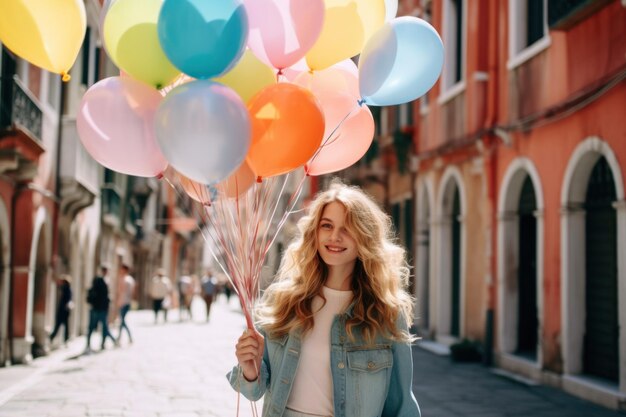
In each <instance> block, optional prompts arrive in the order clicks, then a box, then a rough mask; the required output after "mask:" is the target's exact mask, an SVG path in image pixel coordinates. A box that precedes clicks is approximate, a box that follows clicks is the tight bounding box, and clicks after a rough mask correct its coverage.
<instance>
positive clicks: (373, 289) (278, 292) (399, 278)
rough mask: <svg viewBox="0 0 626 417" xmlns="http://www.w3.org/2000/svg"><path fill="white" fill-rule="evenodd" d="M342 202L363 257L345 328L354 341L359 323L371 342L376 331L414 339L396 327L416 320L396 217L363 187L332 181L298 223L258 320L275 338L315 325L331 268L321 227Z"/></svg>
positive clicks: (357, 266) (356, 270)
mask: <svg viewBox="0 0 626 417" xmlns="http://www.w3.org/2000/svg"><path fill="white" fill-rule="evenodd" d="M331 202H339V203H340V204H341V205H343V207H344V208H345V210H346V219H345V227H346V229H347V230H348V232H349V233H350V235H351V236H352V238H353V239H354V240H355V242H356V245H357V253H358V257H357V260H356V264H355V267H354V272H353V276H352V282H351V287H352V291H353V293H354V298H353V310H352V314H351V317H349V318H348V320H347V321H346V331H347V333H348V336H349V337H350V338H351V339H354V336H353V329H354V328H355V327H356V326H359V327H360V329H361V332H362V334H363V336H364V337H365V340H366V341H368V342H369V343H371V342H372V341H373V340H374V338H375V337H376V336H377V335H379V334H380V335H383V336H385V337H388V338H390V339H393V340H397V341H411V340H413V339H414V338H413V337H412V336H411V335H410V334H409V333H408V332H407V331H404V330H402V329H399V328H398V326H397V321H398V319H399V318H401V316H402V318H404V321H405V323H407V324H409V325H410V324H411V323H412V310H413V299H412V297H411V296H410V295H409V294H408V293H407V292H406V290H405V288H406V287H407V285H408V278H409V268H408V265H407V263H406V259H405V250H404V248H402V247H401V246H399V245H397V244H395V243H394V237H393V232H392V227H391V219H390V218H389V216H388V215H387V214H385V213H384V212H383V211H382V210H381V209H380V207H379V206H378V205H377V204H376V203H375V202H374V201H373V200H372V199H371V198H370V197H369V196H367V195H366V194H365V193H364V192H363V191H362V190H360V189H359V188H357V187H352V186H347V185H345V184H343V183H341V182H339V181H336V180H335V181H333V182H332V183H331V186H330V187H329V189H328V190H327V191H324V192H321V193H319V194H318V195H317V196H316V198H315V199H314V200H313V202H312V203H311V205H310V207H309V209H308V215H306V216H304V217H303V218H302V219H300V221H299V222H298V229H299V232H300V233H299V235H298V236H297V237H296V238H295V240H294V241H293V242H292V243H291V244H290V245H289V247H288V248H287V250H286V252H285V255H284V256H283V260H282V263H281V267H280V269H279V272H278V275H277V278H276V281H275V282H274V283H273V284H272V285H270V286H269V287H268V289H267V290H266V291H265V293H264V295H263V298H262V300H261V302H260V304H259V306H258V307H257V311H256V313H257V314H256V316H257V323H258V324H259V325H260V326H261V327H262V328H263V329H264V330H265V331H266V332H267V333H268V335H269V336H270V337H281V336H284V335H285V334H287V333H289V332H290V331H292V330H294V329H301V330H302V332H303V333H306V332H307V331H309V330H310V329H311V328H312V327H313V314H314V313H315V312H314V311H312V301H313V299H314V298H315V297H316V296H320V297H322V298H324V297H323V295H322V287H323V285H324V283H325V281H326V278H327V276H328V267H327V266H326V264H325V263H324V261H323V260H322V258H321V257H320V255H319V253H318V251H317V243H318V242H317V231H318V227H319V223H320V219H321V217H322V213H323V211H324V208H325V207H326V206H327V205H328V204H329V203H331Z"/></svg>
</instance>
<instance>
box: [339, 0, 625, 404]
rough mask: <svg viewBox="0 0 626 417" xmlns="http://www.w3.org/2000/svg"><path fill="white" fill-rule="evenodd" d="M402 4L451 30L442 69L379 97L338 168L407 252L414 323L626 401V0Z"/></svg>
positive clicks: (424, 0) (442, 339) (402, 11)
mask: <svg viewBox="0 0 626 417" xmlns="http://www.w3.org/2000/svg"><path fill="white" fill-rule="evenodd" d="M398 14H399V15H414V16H418V17H421V18H424V19H426V20H428V21H430V22H431V23H432V24H433V26H434V27H435V28H436V29H437V31H438V32H439V33H440V35H441V37H442V39H443V42H444V46H445V64H444V69H443V73H442V76H441V78H440V79H439V81H438V83H437V84H436V85H435V87H434V88H433V89H432V90H431V91H430V92H429V93H428V94H427V96H425V97H422V98H420V99H419V100H417V101H415V102H413V103H408V104H404V105H400V106H393V107H386V108H380V109H373V114H374V116H375V118H376V119H377V135H376V138H375V143H374V145H373V146H372V148H370V151H369V152H368V155H366V157H365V158H364V159H363V160H362V161H361V162H360V163H359V164H358V165H357V166H356V167H353V168H350V169H349V170H347V171H346V172H344V173H343V174H342V175H344V176H347V177H349V178H351V179H352V180H353V181H355V182H358V183H359V184H361V185H362V186H363V187H364V188H366V189H368V190H370V191H371V192H372V193H373V194H374V195H376V196H377V197H378V198H379V200H380V201H381V203H383V204H384V205H385V206H386V208H387V209H388V210H389V211H390V213H391V214H392V217H393V218H394V221H395V223H396V228H397V230H398V232H399V238H400V240H401V241H402V242H403V243H405V245H407V247H408V248H409V249H410V251H411V255H412V258H413V262H414V281H413V289H414V294H415V297H416V316H415V326H416V328H417V330H418V332H419V333H420V335H422V336H423V337H424V339H425V340H428V339H431V340H433V341H434V342H435V343H438V344H439V345H440V346H441V345H444V346H445V345H448V346H449V345H451V344H454V343H457V342H459V341H461V340H463V339H469V340H473V341H477V342H479V343H480V344H482V347H483V351H484V353H485V356H486V358H485V359H486V360H487V361H488V362H490V363H494V364H495V365H496V366H499V367H501V368H504V369H506V370H509V371H512V372H514V373H517V374H519V375H522V376H525V377H528V378H532V379H534V380H537V381H540V382H542V383H546V384H551V385H554V386H558V387H561V388H563V389H565V390H566V391H568V392H571V393H574V394H576V395H579V396H581V397H584V398H587V399H589V400H593V401H595V402H598V403H600V404H604V405H605V406H608V407H611V408H621V407H624V404H625V401H626V332H624V331H621V332H620V328H621V329H623V328H624V327H625V326H626V300H625V299H626V199H625V189H624V175H626V124H625V123H624V122H623V118H624V114H626V82H625V81H624V80H625V79H626V4H625V2H623V1H619V0H613V1H610V0H608V1H605V0H602V1H585V0H579V1H552V0H550V1H549V2H548V1H547V0H510V1H502V0H485V1H470V0H432V1H428V0H404V1H401V2H400V7H399V13H398ZM407 137H408V138H409V139H408V140H409V141H410V142H411V143H412V147H411V148H410V149H408V150H406V149H405V148H404V147H403V143H404V142H405V141H406V138H407ZM407 184H408V186H407ZM398 202H400V203H398ZM397 204H400V205H399V206H397ZM407 208H409V209H410V210H407Z"/></svg>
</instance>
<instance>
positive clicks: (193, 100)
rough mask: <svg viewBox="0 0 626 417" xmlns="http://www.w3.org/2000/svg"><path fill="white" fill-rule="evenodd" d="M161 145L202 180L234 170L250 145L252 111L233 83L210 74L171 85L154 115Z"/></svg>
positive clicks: (187, 173)
mask: <svg viewBox="0 0 626 417" xmlns="http://www.w3.org/2000/svg"><path fill="white" fill-rule="evenodd" d="M155 130H156V136H157V140H158V143H159V146H160V147H161V151H162V152H163V155H165V158H166V159H167V160H168V162H169V163H170V164H171V165H172V167H174V168H175V169H176V170H177V171H178V172H180V173H181V174H183V175H184V176H186V177H187V178H190V179H192V180H194V181H197V182H199V183H203V184H215V183H217V182H219V181H221V180H223V179H225V178H227V177H228V176H229V175H230V174H232V173H233V172H234V171H235V170H236V169H237V168H238V167H239V165H241V163H242V162H243V161H244V159H245V158H246V155H247V153H248V148H249V147H250V140H251V136H250V135H251V134H250V117H249V116H248V111H247V109H246V106H245V104H244V103H243V101H242V100H241V98H239V96H238V95H237V93H235V92H234V91H233V90H231V89H230V88H228V87H226V86H224V85H222V84H219V83H216V82H213V81H207V80H197V81H192V82H189V83H186V84H183V85H179V86H178V87H176V88H174V89H173V90H172V91H170V92H169V93H168V94H167V96H165V99H164V100H163V102H162V103H161V104H160V105H159V108H158V109H157V112H156V115H155Z"/></svg>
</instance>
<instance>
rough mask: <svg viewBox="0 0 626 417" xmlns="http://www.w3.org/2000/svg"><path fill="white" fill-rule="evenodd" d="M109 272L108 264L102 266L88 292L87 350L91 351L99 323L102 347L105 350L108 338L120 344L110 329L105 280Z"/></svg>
mask: <svg viewBox="0 0 626 417" xmlns="http://www.w3.org/2000/svg"><path fill="white" fill-rule="evenodd" d="M107 273H108V268H107V267H106V266H101V267H100V274H99V275H96V276H95V277H94V279H93V282H92V283H91V288H90V289H89V291H88V292H87V302H88V303H89V304H90V305H91V310H90V312H89V329H88V331H87V346H86V348H85V352H87V353H89V352H91V334H92V333H93V331H94V330H96V328H97V327H98V323H100V325H101V326H102V342H101V344H100V349H101V350H104V348H105V343H106V340H107V338H110V339H111V341H113V344H114V345H115V346H117V345H118V342H117V340H116V339H115V338H114V337H113V335H112V334H111V332H110V331H109V305H110V303H111V299H110V298H109V286H108V284H107V282H106V280H105V277H106V275H107Z"/></svg>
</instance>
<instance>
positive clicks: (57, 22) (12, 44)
mask: <svg viewBox="0 0 626 417" xmlns="http://www.w3.org/2000/svg"><path fill="white" fill-rule="evenodd" d="M0 10H1V12H0V42H2V43H3V44H4V45H5V46H6V47H7V48H8V49H10V50H11V51H13V52H14V53H15V54H16V55H18V56H20V57H22V58H24V59H25V60H27V61H28V62H30V63H32V64H34V65H37V66H38V67H41V68H44V69H46V70H48V71H50V72H55V73H58V74H62V75H63V80H64V81H67V80H69V75H68V72H69V70H70V67H71V66H72V65H73V64H74V61H75V60H76V57H77V56H78V52H79V51H80V48H81V46H82V44H83V39H84V38H85V30H86V29H87V17H86V13H85V5H84V4H83V1H82V0H54V1H51V0H0Z"/></svg>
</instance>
